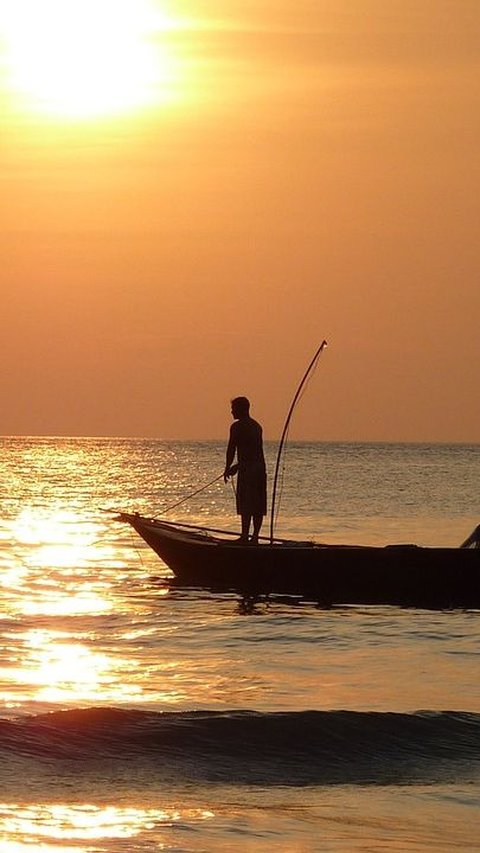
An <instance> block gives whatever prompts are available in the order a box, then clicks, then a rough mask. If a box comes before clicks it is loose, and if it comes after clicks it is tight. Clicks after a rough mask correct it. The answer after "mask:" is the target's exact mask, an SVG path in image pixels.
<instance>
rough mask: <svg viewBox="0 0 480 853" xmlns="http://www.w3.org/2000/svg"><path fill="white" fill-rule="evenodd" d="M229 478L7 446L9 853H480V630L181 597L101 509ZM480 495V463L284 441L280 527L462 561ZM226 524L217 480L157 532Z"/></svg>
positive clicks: (0, 842)
mask: <svg viewBox="0 0 480 853" xmlns="http://www.w3.org/2000/svg"><path fill="white" fill-rule="evenodd" d="M267 454H268V461H269V469H270V471H272V470H273V463H274V455H275V447H273V446H271V447H270V446H269V447H268V448H267ZM223 461H224V448H223V445H221V444H217V443H208V442H203V443H198V444H196V443H188V444H185V443H184V444H177V443H174V442H170V443H165V442H161V441H153V440H148V441H143V440H125V439H98V440H96V439H53V438H49V439H38V438H32V439H25V438H12V439H8V438H4V439H1V456H0V476H1V487H2V513H1V519H0V560H1V574H0V595H1V600H2V609H1V613H0V631H1V637H2V649H1V657H0V669H1V673H0V677H1V692H0V701H1V704H2V713H1V717H2V718H3V721H0V771H1V775H2V798H3V803H2V804H0V849H1V850H2V853H3V851H5V853H19V851H21V853H23V851H32V849H33V850H38V851H57V853H58V851H61V853H66V852H67V851H77V853H78V851H80V853H87V852H88V853H94V851H96V853H100V851H101V853H116V851H124V850H125V851H137V850H138V851H156V850H160V849H168V850H192V851H200V850H203V851H208V850H242V851H243V850H255V851H256V850H272V849H275V850H287V851H290V850H292V851H293V850H294V851H309V850H328V851H344V850H345V851H356V850H358V851H360V850H365V851H367V850H386V851H400V850H412V851H413V850H429V851H436V850H445V851H447V850H453V849H458V850H464V851H467V850H468V851H471V850H475V849H478V847H477V846H476V845H477V841H476V837H475V841H474V835H475V826H476V821H477V819H478V804H479V791H480V788H479V785H478V778H479V777H478V761H479V759H480V716H479V715H480V687H479V678H478V674H479V668H478V664H479V648H480V647H479V639H480V614H479V613H478V612H474V611H471V612H463V611H451V612H434V611H431V612H427V611H416V610H399V609H396V608H388V607H383V608H373V607H370V608H369V607H363V608H361V607H337V608H334V609H333V610H331V611H322V610H318V609H316V608H313V607H309V606H304V605H297V606H294V605H293V604H290V603H286V602H285V601H281V602H278V601H270V602H259V603H258V604H256V605H255V606H254V607H253V609H252V608H250V609H249V608H245V606H244V605H243V603H242V601H241V600H240V599H239V598H238V596H235V595H233V594H231V595H221V596H219V595H212V594H210V593H208V592H207V591H203V592H202V591H199V590H196V591H194V590H180V589H178V588H176V589H171V588H170V586H169V577H170V573H169V571H168V569H167V568H166V567H165V566H164V565H163V564H162V563H161V561H160V560H159V559H158V558H157V557H156V555H155V554H154V553H153V552H152V551H151V550H150V549H149V548H148V547H147V546H146V545H145V544H144V543H143V542H142V541H141V540H140V539H139V538H138V537H136V535H135V534H134V533H133V531H132V530H131V529H130V528H129V527H127V526H125V525H123V524H121V523H119V522H118V521H116V520H115V512H112V511H110V510H119V509H123V510H135V511H139V512H145V513H146V514H148V515H161V514H162V513H163V512H164V511H165V509H166V508H168V507H169V506H170V505H172V504H174V503H177V502H178V501H180V500H182V499H183V498H184V497H186V496H187V495H189V494H190V493H191V492H194V491H196V490H198V489H199V488H200V487H201V486H202V485H203V484H206V483H209V482H210V481H212V480H213V479H214V478H215V477H217V476H219V475H220V474H221V471H222V469H223ZM479 475H480V456H479V448H478V446H458V445H457V446H426V445H341V444H336V445H335V444H297V445H292V446H290V447H289V449H288V454H287V459H286V466H285V473H284V477H283V482H282V494H281V500H280V502H279V513H278V519H277V524H276V531H277V533H278V534H279V535H285V536H300V537H302V538H305V537H308V538H315V539H317V540H319V541H327V542H347V543H361V544H383V543H387V542H416V543H419V544H427V545H433V544H438V545H447V546H448V545H457V544H459V543H460V542H461V541H463V539H465V538H466V536H467V535H468V534H469V533H470V531H471V529H472V528H473V527H474V526H475V525H476V524H477V523H478V522H479V521H480V511H479V509H480V508H479V500H478V482H479V479H480V478H479ZM233 513H234V496H233V492H232V488H231V485H230V484H228V485H227V486H225V485H224V484H223V481H222V480H221V479H219V480H218V481H216V482H215V483H213V485H211V486H210V487H209V488H207V489H206V490H205V491H203V492H201V493H200V494H198V495H197V496H196V497H195V498H193V499H191V500H189V501H186V502H185V503H183V504H181V505H180V506H179V507H178V508H177V509H176V510H175V511H174V513H170V514H169V515H168V517H172V518H179V519H183V520H186V521H189V522H191V523H200V524H202V523H203V524H209V525H211V526H218V527H222V528H226V529H235V530H236V529H237V528H238V521H237V519H236V517H235V515H234V514H233ZM479 568H480V566H479ZM342 711H343V712H345V713H343V714H342V713H341V712H342ZM419 711H420V712H421V714H418V713H416V712H419ZM452 711H453V712H456V713H454V714H453V715H452V714H445V713H444V712H452ZM386 768H387V770H389V772H386ZM32 845H33V846H32Z"/></svg>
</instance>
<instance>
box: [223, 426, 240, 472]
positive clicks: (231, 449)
mask: <svg viewBox="0 0 480 853" xmlns="http://www.w3.org/2000/svg"><path fill="white" fill-rule="evenodd" d="M234 427H235V424H232V426H231V427H230V439H229V442H228V445H227V454H226V458H225V471H224V472H223V479H224V482H225V483H226V482H227V480H228V478H229V477H231V476H232V475H233V474H236V473H237V472H236V470H235V471H232V470H231V468H232V463H233V460H234V459H235V453H236V451H237V437H236V429H234Z"/></svg>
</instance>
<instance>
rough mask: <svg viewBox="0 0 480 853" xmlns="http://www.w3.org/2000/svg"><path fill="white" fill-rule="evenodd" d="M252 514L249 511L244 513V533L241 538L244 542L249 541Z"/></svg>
mask: <svg viewBox="0 0 480 853" xmlns="http://www.w3.org/2000/svg"><path fill="white" fill-rule="evenodd" d="M251 518H252V516H251V515H250V514H249V513H243V514H242V535H241V537H240V540H241V541H242V542H248V534H249V532H250V521H251Z"/></svg>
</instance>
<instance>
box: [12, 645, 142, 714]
mask: <svg viewBox="0 0 480 853" xmlns="http://www.w3.org/2000/svg"><path fill="white" fill-rule="evenodd" d="M17 639H18V637H17ZM68 640H69V635H68V634H62V633H61V632H53V631H47V630H40V629H34V630H32V631H28V632H27V633H26V634H25V635H24V657H23V659H22V662H21V666H18V667H15V666H13V667H8V669H6V670H5V671H4V672H2V671H1V670H0V675H1V676H2V680H3V681H4V683H5V680H6V677H7V676H8V679H9V682H10V684H11V685H12V687H13V686H15V685H16V686H17V687H18V686H22V687H23V688H24V689H25V690H28V691H29V692H30V694H31V696H30V698H31V699H32V700H33V699H34V700H35V701H39V702H54V703H58V702H80V703H82V704H84V703H85V702H88V703H91V702H105V701H124V702H125V701H127V700H134V699H137V698H139V697H140V696H141V695H142V688H141V687H140V686H138V685H135V684H129V683H128V681H127V679H121V678H120V677H119V670H121V669H122V668H123V670H124V672H127V671H128V669H129V667H131V665H132V663H131V661H127V660H123V661H122V660H119V659H113V658H111V657H109V656H108V655H107V654H105V653H101V652H97V651H93V650H92V649H91V648H89V647H88V646H87V645H85V644H82V643H79V642H69V641H68ZM2 696H3V699H4V700H5V699H8V698H9V699H10V701H12V700H13V697H14V693H13V691H12V694H11V695H10V697H9V696H8V694H7V692H6V691H5V690H4V691H2Z"/></svg>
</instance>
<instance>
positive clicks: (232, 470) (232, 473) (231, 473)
mask: <svg viewBox="0 0 480 853" xmlns="http://www.w3.org/2000/svg"><path fill="white" fill-rule="evenodd" d="M237 471H238V465H230V468H225V471H224V472H223V482H224V483H226V482H227V480H229V479H230V477H234V476H235V474H236V473H237Z"/></svg>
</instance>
